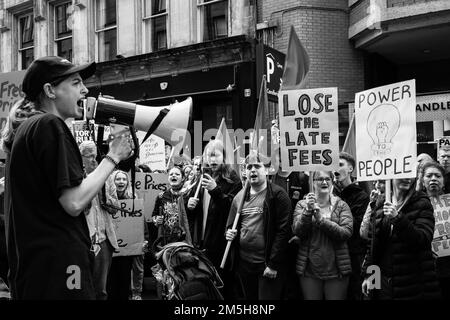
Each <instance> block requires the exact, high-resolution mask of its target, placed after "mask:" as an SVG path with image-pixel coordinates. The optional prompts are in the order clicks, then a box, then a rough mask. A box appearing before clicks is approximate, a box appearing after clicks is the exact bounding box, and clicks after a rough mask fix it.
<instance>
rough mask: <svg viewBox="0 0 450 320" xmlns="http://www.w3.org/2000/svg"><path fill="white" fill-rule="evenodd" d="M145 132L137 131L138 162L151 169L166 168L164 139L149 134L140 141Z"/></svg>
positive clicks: (163, 169)
mask: <svg viewBox="0 0 450 320" xmlns="http://www.w3.org/2000/svg"><path fill="white" fill-rule="evenodd" d="M145 134H146V133H145V132H142V131H138V132H137V133H136V136H137V138H138V140H139V143H141V145H140V147H139V148H140V149H139V164H145V165H147V166H149V168H150V169H151V170H152V171H155V170H161V171H165V170H166V153H165V148H164V139H163V138H160V137H158V136H156V135H153V134H152V135H150V137H148V139H147V140H146V141H145V142H144V143H142V141H143V139H144V137H145Z"/></svg>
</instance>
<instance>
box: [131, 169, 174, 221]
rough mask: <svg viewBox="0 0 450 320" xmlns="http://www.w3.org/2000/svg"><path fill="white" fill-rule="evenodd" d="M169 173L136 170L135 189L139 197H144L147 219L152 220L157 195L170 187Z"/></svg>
mask: <svg viewBox="0 0 450 320" xmlns="http://www.w3.org/2000/svg"><path fill="white" fill-rule="evenodd" d="M167 180H168V174H167V173H145V172H136V183H135V186H134V187H135V190H136V193H137V195H138V197H139V198H143V199H144V217H145V221H147V222H151V217H152V213H153V209H154V208H155V202H156V197H157V196H158V195H159V194H160V193H161V192H164V191H166V190H168V189H169V185H168V182H167Z"/></svg>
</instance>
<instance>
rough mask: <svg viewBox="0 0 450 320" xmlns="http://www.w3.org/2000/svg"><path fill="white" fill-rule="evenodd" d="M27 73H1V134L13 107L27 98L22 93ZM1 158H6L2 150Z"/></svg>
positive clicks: (0, 152)
mask: <svg viewBox="0 0 450 320" xmlns="http://www.w3.org/2000/svg"><path fill="white" fill-rule="evenodd" d="M24 75H25V71H16V72H7V73H0V132H1V131H3V128H4V127H5V125H6V121H7V120H8V115H9V111H10V110H11V107H12V106H13V105H14V104H15V103H16V102H17V101H19V100H20V99H22V98H24V97H25V94H24V93H23V92H22V80H23V77H24ZM0 158H1V159H4V158H6V154H5V153H4V152H3V150H0Z"/></svg>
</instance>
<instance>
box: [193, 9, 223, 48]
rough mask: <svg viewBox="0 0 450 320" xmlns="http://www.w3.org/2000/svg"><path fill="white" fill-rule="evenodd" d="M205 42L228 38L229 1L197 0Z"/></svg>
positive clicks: (202, 35)
mask: <svg viewBox="0 0 450 320" xmlns="http://www.w3.org/2000/svg"><path fill="white" fill-rule="evenodd" d="M197 1H198V3H197V5H198V8H199V11H200V21H201V30H200V32H201V39H202V40H203V41H209V40H215V39H219V38H225V37H227V36H228V0H197Z"/></svg>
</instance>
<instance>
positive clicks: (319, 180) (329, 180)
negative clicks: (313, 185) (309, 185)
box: [314, 177, 331, 183]
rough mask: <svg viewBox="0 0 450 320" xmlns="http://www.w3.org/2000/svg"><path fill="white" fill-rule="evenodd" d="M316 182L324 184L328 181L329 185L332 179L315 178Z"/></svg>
mask: <svg viewBox="0 0 450 320" xmlns="http://www.w3.org/2000/svg"><path fill="white" fill-rule="evenodd" d="M314 181H317V182H324V181H326V182H327V183H328V182H331V178H330V177H325V178H315V179H314Z"/></svg>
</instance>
